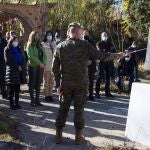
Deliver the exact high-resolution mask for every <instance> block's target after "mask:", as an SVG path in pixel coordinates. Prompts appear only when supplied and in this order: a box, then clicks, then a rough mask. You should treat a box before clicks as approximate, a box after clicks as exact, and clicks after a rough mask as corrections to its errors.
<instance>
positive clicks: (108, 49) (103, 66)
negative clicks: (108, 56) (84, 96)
mask: <svg viewBox="0 0 150 150" xmlns="http://www.w3.org/2000/svg"><path fill="white" fill-rule="evenodd" d="M97 49H98V50H100V51H101V52H103V53H115V52H116V51H115V48H114V46H113V45H112V43H111V42H110V40H109V39H108V34H107V33H106V32H103V33H102V34H101V41H99V42H98V43H97ZM113 67H114V66H113V61H108V62H104V61H100V63H99V75H98V78H97V81H96V95H95V97H96V98H100V93H99V92H100V84H101V81H102V79H103V75H104V78H105V96H107V97H113V95H112V94H111V93H110V79H111V75H112V72H113Z"/></svg>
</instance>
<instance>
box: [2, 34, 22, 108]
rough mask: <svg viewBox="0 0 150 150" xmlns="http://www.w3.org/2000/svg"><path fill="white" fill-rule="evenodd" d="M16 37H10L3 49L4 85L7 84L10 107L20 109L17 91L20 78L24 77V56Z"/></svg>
mask: <svg viewBox="0 0 150 150" xmlns="http://www.w3.org/2000/svg"><path fill="white" fill-rule="evenodd" d="M18 44H19V41H18V38H17V37H12V38H11V39H10V41H9V42H8V45H7V47H6V49H5V54H4V57H5V62H6V85H7V86H8V100H9V101H10V109H12V110H15V109H21V106H20V104H19V93H20V85H21V84H22V79H24V77H23V76H24V74H23V73H22V71H23V67H22V65H23V63H24V58H23V56H22V53H21V50H20V48H19V46H18Z"/></svg>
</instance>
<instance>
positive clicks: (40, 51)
mask: <svg viewBox="0 0 150 150" xmlns="http://www.w3.org/2000/svg"><path fill="white" fill-rule="evenodd" d="M26 50H27V56H28V71H29V94H30V98H31V106H33V107H35V106H42V104H41V102H40V99H39V96H40V87H41V83H42V79H43V71H44V67H45V64H46V61H47V59H46V54H45V51H44V48H43V47H42V45H41V41H40V35H39V32H38V31H32V32H31V33H30V35H29V39H28V43H27V49H26Z"/></svg>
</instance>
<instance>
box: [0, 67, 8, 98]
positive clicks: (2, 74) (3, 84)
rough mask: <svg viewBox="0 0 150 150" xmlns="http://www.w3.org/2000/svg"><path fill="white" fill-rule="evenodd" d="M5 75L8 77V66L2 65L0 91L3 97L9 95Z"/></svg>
mask: <svg viewBox="0 0 150 150" xmlns="http://www.w3.org/2000/svg"><path fill="white" fill-rule="evenodd" d="M5 75H6V65H5V64H0V91H1V94H2V96H6V95H7V91H6V86H5Z"/></svg>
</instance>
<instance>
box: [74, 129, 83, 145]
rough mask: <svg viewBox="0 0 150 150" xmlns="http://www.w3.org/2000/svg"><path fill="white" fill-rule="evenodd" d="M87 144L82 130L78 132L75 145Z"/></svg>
mask: <svg viewBox="0 0 150 150" xmlns="http://www.w3.org/2000/svg"><path fill="white" fill-rule="evenodd" d="M84 143H85V138H84V136H83V135H82V130H76V135H75V144H76V145H80V144H84Z"/></svg>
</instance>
